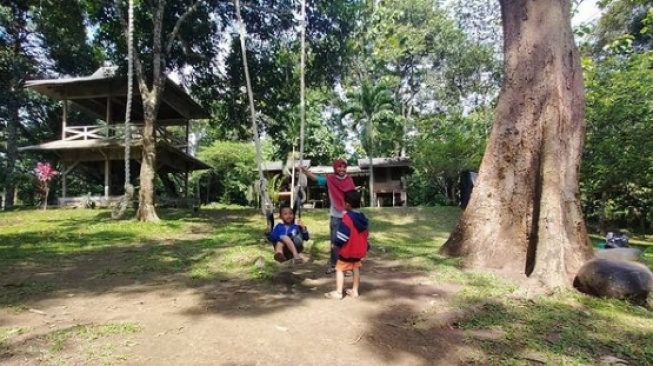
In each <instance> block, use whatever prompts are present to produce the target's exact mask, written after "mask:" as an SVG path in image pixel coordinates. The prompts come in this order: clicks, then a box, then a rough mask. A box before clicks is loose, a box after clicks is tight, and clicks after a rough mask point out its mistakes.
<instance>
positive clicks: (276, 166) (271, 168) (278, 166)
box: [261, 160, 311, 172]
mask: <svg viewBox="0 0 653 366" xmlns="http://www.w3.org/2000/svg"><path fill="white" fill-rule="evenodd" d="M284 165H285V163H284V162H283V161H281V160H277V161H263V162H261V168H262V170H263V171H264V172H275V171H279V172H280V171H281V170H283V167H284ZM297 166H300V164H299V161H298V162H297ZM301 166H311V161H310V160H302V163H301Z"/></svg>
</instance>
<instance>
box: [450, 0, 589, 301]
mask: <svg viewBox="0 0 653 366" xmlns="http://www.w3.org/2000/svg"><path fill="white" fill-rule="evenodd" d="M569 9H570V8H569V1H568V0H548V1H529V0H501V10H502V18H503V30H504V55H505V59H504V70H505V80H504V84H503V87H502V90H501V94H500V97H499V103H498V105H497V109H496V111H495V124H494V126H493V129H492V133H491V135H490V141H489V143H488V146H487V148H486V151H485V155H484V157H483V161H482V163H481V168H480V171H479V176H478V180H477V184H476V186H475V188H474V191H473V193H472V197H471V200H470V203H469V206H468V207H467V209H466V210H465V212H464V213H463V214H462V216H461V218H460V220H459V222H458V225H457V227H456V229H455V230H454V232H453V233H452V234H451V236H450V237H449V240H448V241H447V242H446V243H445V245H444V246H443V247H442V249H441V252H442V253H444V254H448V255H453V256H462V257H464V258H465V263H466V264H467V265H469V266H472V267H485V268H498V269H502V270H505V271H510V272H518V273H523V274H525V275H527V276H529V277H530V281H529V282H536V283H537V284H538V285H541V286H543V287H545V288H548V289H555V288H561V287H568V286H569V285H571V280H572V278H573V275H575V274H576V272H577V271H578V269H579V268H580V266H581V265H582V264H583V263H584V262H585V261H586V260H587V259H589V258H590V257H591V256H592V255H593V252H592V248H591V245H590V243H589V239H588V236H587V232H586V228H585V222H584V220H583V217H582V213H581V209H580V198H579V196H580V195H579V190H578V175H579V168H580V159H581V152H582V148H583V139H584V134H585V125H584V121H583V118H584V102H585V94H584V88H583V78H582V73H581V68H580V60H579V55H578V50H577V48H576V45H575V44H574V39H573V34H572V30H571V23H570V12H569Z"/></svg>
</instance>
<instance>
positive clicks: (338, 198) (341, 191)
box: [327, 159, 356, 212]
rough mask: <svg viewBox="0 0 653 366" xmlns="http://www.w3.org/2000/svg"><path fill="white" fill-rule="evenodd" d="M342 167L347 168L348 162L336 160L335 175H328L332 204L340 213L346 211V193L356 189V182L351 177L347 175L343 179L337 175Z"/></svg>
mask: <svg viewBox="0 0 653 366" xmlns="http://www.w3.org/2000/svg"><path fill="white" fill-rule="evenodd" d="M341 166H344V167H347V162H346V161H345V160H344V159H336V160H334V161H333V173H334V174H327V188H328V190H329V195H330V196H331V204H332V205H333V206H334V207H335V208H336V210H338V211H340V212H342V211H344V210H345V192H347V191H351V190H354V189H356V186H355V185H354V180H353V179H351V177H350V176H349V175H347V174H345V175H344V176H342V177H341V176H339V175H338V174H336V170H337V169H338V167H341Z"/></svg>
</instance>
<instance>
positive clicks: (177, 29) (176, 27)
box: [166, 0, 204, 54]
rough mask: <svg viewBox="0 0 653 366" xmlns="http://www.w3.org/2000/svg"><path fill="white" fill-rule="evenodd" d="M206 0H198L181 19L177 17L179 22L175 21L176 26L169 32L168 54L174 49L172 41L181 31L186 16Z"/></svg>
mask: <svg viewBox="0 0 653 366" xmlns="http://www.w3.org/2000/svg"><path fill="white" fill-rule="evenodd" d="M203 2H204V1H203V0H197V1H195V3H194V4H193V5H191V7H190V8H188V10H186V12H185V13H184V14H182V15H181V16H180V17H179V19H177V23H175V26H174V28H172V32H170V34H168V41H167V42H168V43H167V44H166V54H169V53H170V50H171V49H172V43H173V42H174V41H175V38H176V37H177V34H178V33H179V29H180V28H181V25H182V24H183V23H184V21H185V20H186V18H188V17H189V16H190V15H191V14H192V13H193V12H194V11H195V10H197V8H199V6H200V4H202V3H203Z"/></svg>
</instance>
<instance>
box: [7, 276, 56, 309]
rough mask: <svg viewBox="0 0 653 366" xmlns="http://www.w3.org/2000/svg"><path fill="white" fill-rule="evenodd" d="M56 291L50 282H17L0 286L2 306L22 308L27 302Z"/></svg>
mask: <svg viewBox="0 0 653 366" xmlns="http://www.w3.org/2000/svg"><path fill="white" fill-rule="evenodd" d="M54 289H56V286H55V285H54V284H52V283H49V282H43V281H41V282H16V283H5V284H4V285H2V286H0V306H2V305H13V306H18V307H21V306H20V304H22V303H23V302H24V301H25V300H27V299H29V298H31V297H34V296H38V295H40V294H43V293H47V292H50V291H53V290H54Z"/></svg>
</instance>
